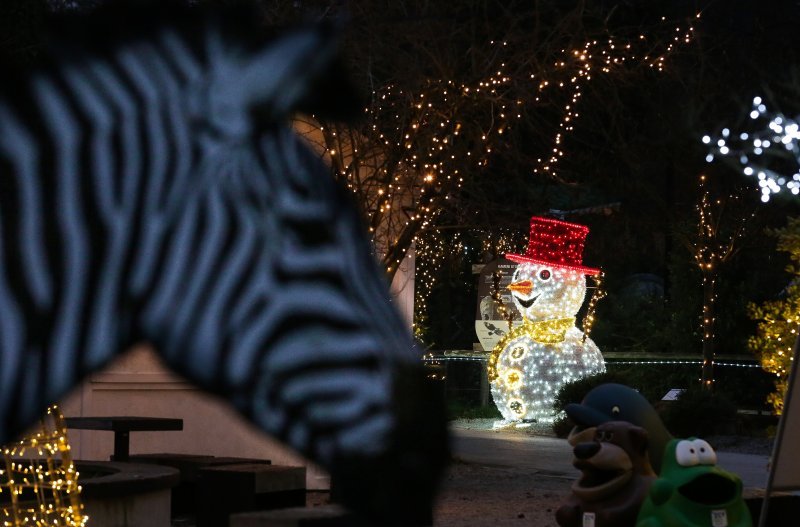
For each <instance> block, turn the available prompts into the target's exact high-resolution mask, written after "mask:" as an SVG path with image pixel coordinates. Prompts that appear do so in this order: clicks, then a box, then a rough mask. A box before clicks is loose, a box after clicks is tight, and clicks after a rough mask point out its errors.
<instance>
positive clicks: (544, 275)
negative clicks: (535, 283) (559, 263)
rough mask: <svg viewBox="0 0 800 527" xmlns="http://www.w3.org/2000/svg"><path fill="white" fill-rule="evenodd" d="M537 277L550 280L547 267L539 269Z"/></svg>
mask: <svg viewBox="0 0 800 527" xmlns="http://www.w3.org/2000/svg"><path fill="white" fill-rule="evenodd" d="M539 278H540V279H542V280H550V271H548V270H547V269H542V270H541V271H539Z"/></svg>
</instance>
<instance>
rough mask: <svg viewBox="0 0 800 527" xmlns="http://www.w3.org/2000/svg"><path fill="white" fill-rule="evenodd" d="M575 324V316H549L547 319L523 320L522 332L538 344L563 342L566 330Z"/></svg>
mask: <svg viewBox="0 0 800 527" xmlns="http://www.w3.org/2000/svg"><path fill="white" fill-rule="evenodd" d="M574 325H575V317H565V318H551V319H549V320H535V321H534V320H525V322H523V324H522V327H521V328H520V329H521V331H522V332H524V333H527V334H528V335H530V337H531V338H532V339H533V340H534V341H536V342H538V343H540V344H558V343H559V342H564V339H565V338H566V333H567V330H568V329H569V328H571V327H573V326H574Z"/></svg>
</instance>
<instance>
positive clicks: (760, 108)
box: [701, 97, 800, 203]
mask: <svg viewBox="0 0 800 527" xmlns="http://www.w3.org/2000/svg"><path fill="white" fill-rule="evenodd" d="M750 120H751V121H752V123H753V127H752V129H750V130H743V131H741V132H734V131H733V130H731V129H730V128H728V127H725V128H723V129H722V130H721V131H720V133H719V134H718V135H713V136H712V135H710V134H706V135H704V136H703V137H702V139H701V141H702V142H703V144H706V145H708V146H709V148H710V151H709V153H708V155H707V156H706V161H707V162H709V163H711V162H713V161H714V160H715V159H717V158H720V159H722V160H726V161H728V162H731V163H734V164H736V165H738V166H739V167H740V168H741V170H742V173H743V174H744V175H745V176H748V177H751V178H753V177H754V178H756V180H757V181H758V186H759V187H760V190H761V201H763V202H764V203H766V202H768V201H769V200H770V197H771V196H772V195H773V194H778V193H779V192H780V191H781V190H782V189H786V190H788V191H789V192H790V193H791V194H792V195H795V196H796V195H798V194H800V123H799V122H798V120H797V118H794V119H793V118H791V117H788V116H786V115H784V114H783V113H780V112H770V111H769V110H768V109H767V105H766V103H765V102H764V99H763V98H762V97H754V98H753V105H752V109H751V110H750Z"/></svg>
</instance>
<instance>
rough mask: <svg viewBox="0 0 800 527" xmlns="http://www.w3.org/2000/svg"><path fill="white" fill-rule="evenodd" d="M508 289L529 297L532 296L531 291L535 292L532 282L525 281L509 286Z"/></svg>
mask: <svg viewBox="0 0 800 527" xmlns="http://www.w3.org/2000/svg"><path fill="white" fill-rule="evenodd" d="M508 288H509V289H510V290H511V291H519V292H520V293H522V294H523V295H526V296H527V295H529V294H531V291H533V283H532V282H531V281H530V280H523V281H521V282H514V283H511V284H508Z"/></svg>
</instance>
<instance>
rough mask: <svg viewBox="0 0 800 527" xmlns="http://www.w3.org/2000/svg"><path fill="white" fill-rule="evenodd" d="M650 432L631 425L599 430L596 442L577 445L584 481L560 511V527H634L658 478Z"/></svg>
mask: <svg viewBox="0 0 800 527" xmlns="http://www.w3.org/2000/svg"><path fill="white" fill-rule="evenodd" d="M647 444H648V442H647V431H646V430H645V429H643V428H641V427H638V426H635V425H633V424H631V423H629V422H626V421H608V422H605V423H602V424H599V425H597V427H596V429H595V434H594V438H593V439H592V440H591V441H584V442H581V443H578V444H577V445H575V448H574V449H573V454H574V455H575V458H574V460H573V465H574V466H575V468H577V469H578V470H580V471H581V477H580V478H579V479H578V480H577V481H576V482H575V483H574V484H573V485H572V493H571V494H570V496H569V498H568V499H567V502H566V503H565V504H564V505H562V506H561V507H560V508H559V509H558V511H556V521H557V522H558V524H559V525H560V526H561V527H628V526H629V527H633V526H634V525H635V524H636V517H637V515H638V513H639V508H640V507H641V505H642V502H643V501H644V499H645V497H646V496H647V493H648V491H649V489H650V485H651V483H652V482H653V480H655V478H656V474H655V472H653V467H652V466H651V465H650V460H649V457H648V453H647Z"/></svg>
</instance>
